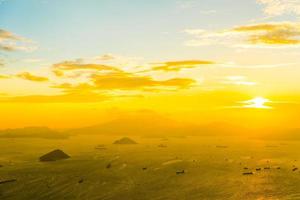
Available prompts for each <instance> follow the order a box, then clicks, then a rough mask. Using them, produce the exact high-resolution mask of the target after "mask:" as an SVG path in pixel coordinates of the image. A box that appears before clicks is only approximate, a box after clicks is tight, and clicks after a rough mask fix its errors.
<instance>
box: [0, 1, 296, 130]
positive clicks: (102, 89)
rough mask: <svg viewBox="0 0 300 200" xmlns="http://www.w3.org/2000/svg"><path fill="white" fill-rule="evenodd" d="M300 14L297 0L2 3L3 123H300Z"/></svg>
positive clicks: (6, 125) (0, 103)
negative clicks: (122, 118) (139, 119)
mask: <svg viewBox="0 0 300 200" xmlns="http://www.w3.org/2000/svg"><path fill="white" fill-rule="evenodd" d="M299 19H300V0H243V1H234V0H151V1H146V0H143V1H141V0H131V1H128V0H118V1H113V0H78V1H71V0H51V1H50V0H26V1H24V0H0V109H1V115H0V120H1V121H2V123H1V124H0V128H13V127H24V126H36V125H41V126H49V127H55V128H70V127H80V126H86V125H91V124H96V123H99V122H102V121H105V120H108V119H110V118H112V117H113V116H115V115H118V113H120V112H131V111H134V110H152V111H155V112H159V113H162V114H164V115H166V116H170V117H173V118H176V119H178V120H187V121H191V122H193V123H207V122H213V121H228V122H230V123H234V124H240V125H244V126H260V127H261V126H282V127H286V126H291V127H297V126H298V124H299V123H298V121H297V113H299V111H300V79H299V74H300V66H299V65H300V48H299V47H300V22H299Z"/></svg>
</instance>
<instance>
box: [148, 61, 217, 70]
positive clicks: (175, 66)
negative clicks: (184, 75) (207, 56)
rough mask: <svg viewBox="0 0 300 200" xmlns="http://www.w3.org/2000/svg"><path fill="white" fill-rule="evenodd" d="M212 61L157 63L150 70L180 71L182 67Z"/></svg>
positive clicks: (210, 63)
mask: <svg viewBox="0 0 300 200" xmlns="http://www.w3.org/2000/svg"><path fill="white" fill-rule="evenodd" d="M212 64H215V62H214V61H207V60H181V61H169V62H164V63H158V65H157V66H154V67H153V68H152V70H154V71H160V70H161V71H180V70H182V69H188V68H195V67H197V66H200V65H212Z"/></svg>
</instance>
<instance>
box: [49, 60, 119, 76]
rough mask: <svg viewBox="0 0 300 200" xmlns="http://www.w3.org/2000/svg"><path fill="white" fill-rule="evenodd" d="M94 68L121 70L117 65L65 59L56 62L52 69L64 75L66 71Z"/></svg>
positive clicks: (56, 73) (58, 74)
mask: <svg viewBox="0 0 300 200" xmlns="http://www.w3.org/2000/svg"><path fill="white" fill-rule="evenodd" d="M78 70H81V71H83V70H94V71H121V70H120V69H118V68H117V67H113V66H109V65H103V64H91V63H90V64H84V63H82V62H81V61H64V62H61V63H57V64H54V65H53V67H52V71H53V73H54V74H55V75H56V76H63V75H64V73H65V72H66V71H78Z"/></svg>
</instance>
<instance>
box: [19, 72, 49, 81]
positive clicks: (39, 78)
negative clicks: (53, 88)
mask: <svg viewBox="0 0 300 200" xmlns="http://www.w3.org/2000/svg"><path fill="white" fill-rule="evenodd" d="M16 77H18V78H21V79H24V80H28V81H36V82H46V81H49V79H48V78H47V77H43V76H36V75H32V74H31V73H29V72H23V73H20V74H17V75H16Z"/></svg>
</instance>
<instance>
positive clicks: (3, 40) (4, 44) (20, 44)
mask: <svg viewBox="0 0 300 200" xmlns="http://www.w3.org/2000/svg"><path fill="white" fill-rule="evenodd" d="M35 49H36V46H33V45H32V42H31V41H30V40H28V39H26V38H23V37H20V36H17V35H15V34H13V33H11V32H9V31H6V30H3V29H0V50H2V51H33V50H35Z"/></svg>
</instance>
